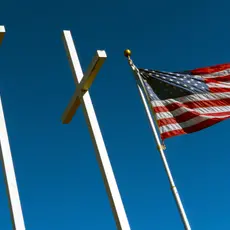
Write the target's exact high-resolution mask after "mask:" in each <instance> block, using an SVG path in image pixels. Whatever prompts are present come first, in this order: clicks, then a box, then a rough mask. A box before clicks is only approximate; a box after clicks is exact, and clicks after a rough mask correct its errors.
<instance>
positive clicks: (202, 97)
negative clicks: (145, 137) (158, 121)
mask: <svg viewBox="0 0 230 230" xmlns="http://www.w3.org/2000/svg"><path fill="white" fill-rule="evenodd" d="M224 98H230V92H227V93H206V94H192V95H188V96H183V97H179V98H175V99H166V100H152V101H151V104H152V106H153V107H156V106H166V105H169V104H172V103H176V102H180V103H186V102H194V101H209V100H219V99H224Z"/></svg>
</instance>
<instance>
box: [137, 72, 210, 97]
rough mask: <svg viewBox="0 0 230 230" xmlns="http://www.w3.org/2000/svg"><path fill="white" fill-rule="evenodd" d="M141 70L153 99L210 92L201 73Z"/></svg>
mask: <svg viewBox="0 0 230 230" xmlns="http://www.w3.org/2000/svg"><path fill="white" fill-rule="evenodd" d="M139 72H140V75H141V76H142V78H143V79H144V84H145V86H146V89H147V91H148V94H149V97H150V99H151V100H159V99H160V100H165V99H169V98H178V97H182V96H186V95H191V94H198V93H207V92H209V88H208V86H207V84H206V83H205V82H204V80H203V79H202V77H201V76H199V75H192V74H189V73H182V72H181V73H180V72H178V73H177V72H162V71H154V70H148V69H139Z"/></svg>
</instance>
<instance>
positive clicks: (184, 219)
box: [127, 53, 191, 230]
mask: <svg viewBox="0 0 230 230" xmlns="http://www.w3.org/2000/svg"><path fill="white" fill-rule="evenodd" d="M130 54H131V53H129V55H127V58H128V61H129V64H130V66H131V68H132V69H133V71H134V73H135V75H136V77H137V87H138V90H139V93H140V96H141V99H142V102H143V104H144V107H145V111H146V113H147V116H148V119H149V123H150V125H151V128H152V131H153V136H154V138H155V141H156V144H157V148H158V150H159V152H160V155H161V159H162V161H163V165H164V168H165V171H166V174H167V177H168V180H169V183H170V187H171V190H172V193H173V196H174V198H175V201H176V204H177V207H178V210H179V213H180V216H181V219H182V222H183V224H184V228H185V229H186V230H191V227H190V224H189V222H188V219H187V216H186V213H185V210H184V207H183V205H182V202H181V199H180V196H179V193H178V191H177V188H176V185H175V182H174V180H173V177H172V173H171V171H170V168H169V165H168V162H167V159H166V157H165V154H164V150H163V146H162V145H161V142H160V139H159V136H158V133H157V130H156V126H155V124H154V121H153V114H152V112H151V111H152V110H151V109H150V108H151V105H150V103H149V100H148V99H146V97H148V96H147V95H148V94H147V92H146V90H145V86H144V82H143V79H142V77H141V76H140V73H139V71H138V69H137V68H136V66H135V65H134V64H133V62H132V60H131V58H130ZM142 89H143V90H144V93H145V95H146V96H145V95H144V93H143V90H142Z"/></svg>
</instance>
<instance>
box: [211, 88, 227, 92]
mask: <svg viewBox="0 0 230 230" xmlns="http://www.w3.org/2000/svg"><path fill="white" fill-rule="evenodd" d="M209 90H210V92H211V93H227V92H230V88H218V87H213V88H209Z"/></svg>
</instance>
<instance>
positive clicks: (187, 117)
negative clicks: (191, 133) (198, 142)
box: [157, 111, 230, 127]
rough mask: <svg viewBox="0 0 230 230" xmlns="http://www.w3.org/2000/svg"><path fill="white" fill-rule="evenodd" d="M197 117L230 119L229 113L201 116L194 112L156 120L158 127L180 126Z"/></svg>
mask: <svg viewBox="0 0 230 230" xmlns="http://www.w3.org/2000/svg"><path fill="white" fill-rule="evenodd" d="M199 116H213V117H215V116H228V117H230V111H228V112H222V113H207V114H202V115H201V114H200V113H197V112H195V111H193V112H186V113H183V114H181V115H179V116H177V117H171V118H163V119H159V120H157V124H158V126H159V127H161V126H164V125H171V124H177V123H179V124H180V123H182V122H185V121H188V120H190V119H192V118H195V117H199ZM211 119H212V118H211ZM221 119H222V118H221Z"/></svg>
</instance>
